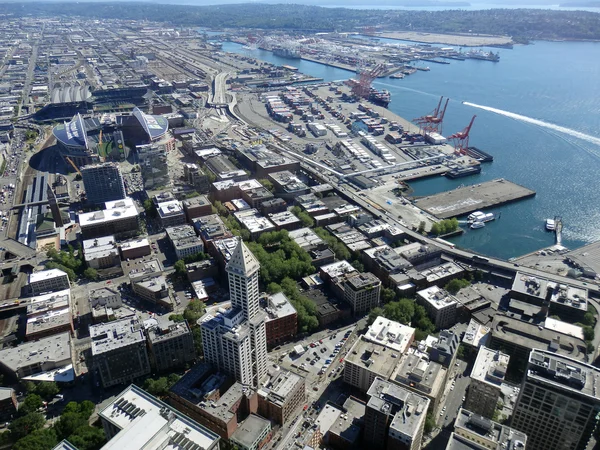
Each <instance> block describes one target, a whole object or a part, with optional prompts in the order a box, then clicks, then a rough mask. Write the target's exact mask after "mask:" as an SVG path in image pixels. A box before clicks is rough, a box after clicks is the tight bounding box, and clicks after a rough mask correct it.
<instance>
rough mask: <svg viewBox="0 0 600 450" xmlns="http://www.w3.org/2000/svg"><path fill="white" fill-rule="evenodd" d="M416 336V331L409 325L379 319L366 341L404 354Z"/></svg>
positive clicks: (381, 317) (367, 335)
mask: <svg viewBox="0 0 600 450" xmlns="http://www.w3.org/2000/svg"><path fill="white" fill-rule="evenodd" d="M414 336H415V329H414V328H411V327H409V326H408V325H403V324H401V323H399V322H394V321H393V320H389V319H386V318H385V317H383V316H379V317H377V319H375V321H374V322H373V324H372V325H371V326H370V327H369V329H368V330H367V332H366V333H365V339H367V340H369V341H371V342H375V343H377V344H380V345H383V346H385V347H388V348H390V349H393V350H396V351H398V352H400V353H404V352H405V351H406V349H407V348H408V346H409V345H410V343H411V342H412V341H413V339H414Z"/></svg>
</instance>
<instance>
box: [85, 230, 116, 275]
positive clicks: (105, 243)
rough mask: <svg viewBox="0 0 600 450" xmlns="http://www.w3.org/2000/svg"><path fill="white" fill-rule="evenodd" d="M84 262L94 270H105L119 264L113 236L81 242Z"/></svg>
mask: <svg viewBox="0 0 600 450" xmlns="http://www.w3.org/2000/svg"><path fill="white" fill-rule="evenodd" d="M83 255H84V257H85V262H86V263H87V265H88V266H89V267H92V268H94V269H105V268H107V267H114V266H118V265H120V264H121V258H120V257H119V249H118V248H117V243H116V241H115V237H114V236H104V237H99V238H94V239H87V240H85V241H83Z"/></svg>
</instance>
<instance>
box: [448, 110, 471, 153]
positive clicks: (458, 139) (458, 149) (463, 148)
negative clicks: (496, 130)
mask: <svg viewBox="0 0 600 450" xmlns="http://www.w3.org/2000/svg"><path fill="white" fill-rule="evenodd" d="M475 117H477V116H473V118H472V119H471V122H470V123H469V125H467V127H466V128H465V129H464V130H462V131H459V132H458V133H454V134H453V135H451V136H448V139H452V141H453V143H454V152H455V153H457V154H461V155H464V154H466V153H467V149H468V148H469V134H470V133H471V127H472V126H473V122H475Z"/></svg>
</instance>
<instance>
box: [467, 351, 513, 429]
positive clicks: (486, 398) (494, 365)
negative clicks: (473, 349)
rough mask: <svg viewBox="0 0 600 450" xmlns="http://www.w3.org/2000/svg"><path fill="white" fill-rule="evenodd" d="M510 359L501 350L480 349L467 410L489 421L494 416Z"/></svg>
mask: <svg viewBox="0 0 600 450" xmlns="http://www.w3.org/2000/svg"><path fill="white" fill-rule="evenodd" d="M509 359H510V357H509V356H508V355H505V354H504V353H502V352H500V351H499V350H490V349H489V348H486V347H480V348H479V353H478V354H477V359H476V360H475V364H474V365H473V370H472V371H471V384H470V385H469V390H468V393H467V400H466V402H465V408H466V409H468V410H469V411H471V412H473V413H475V414H478V415H480V416H484V417H487V418H488V419H491V418H492V417H493V416H494V412H495V411H496V405H497V404H498V398H499V397H500V395H501V393H502V390H501V386H502V383H503V382H504V377H505V376H506V369H507V368H508V362H509Z"/></svg>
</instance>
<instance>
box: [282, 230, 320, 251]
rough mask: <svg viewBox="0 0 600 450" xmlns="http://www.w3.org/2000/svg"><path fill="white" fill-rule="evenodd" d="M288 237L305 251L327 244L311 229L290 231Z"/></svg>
mask: <svg viewBox="0 0 600 450" xmlns="http://www.w3.org/2000/svg"><path fill="white" fill-rule="evenodd" d="M288 236H289V237H290V238H291V239H292V240H293V241H294V242H295V243H296V244H298V245H299V246H300V247H302V248H303V249H305V250H306V249H311V248H313V247H320V246H322V245H324V244H325V242H324V241H323V239H321V238H320V237H319V236H318V235H317V233H315V232H314V231H313V230H311V229H310V228H299V229H298V230H292V231H289V232H288Z"/></svg>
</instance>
